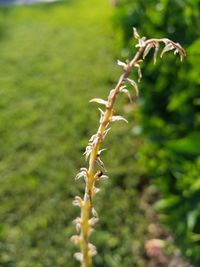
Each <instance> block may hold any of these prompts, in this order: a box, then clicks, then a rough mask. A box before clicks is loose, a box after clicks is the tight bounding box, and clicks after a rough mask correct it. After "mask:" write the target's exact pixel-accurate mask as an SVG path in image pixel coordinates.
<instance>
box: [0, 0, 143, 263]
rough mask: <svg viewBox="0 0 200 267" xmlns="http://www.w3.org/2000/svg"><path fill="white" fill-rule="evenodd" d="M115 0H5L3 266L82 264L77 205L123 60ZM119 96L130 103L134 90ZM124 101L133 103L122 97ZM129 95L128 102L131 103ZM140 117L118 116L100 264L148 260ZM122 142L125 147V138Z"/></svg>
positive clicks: (103, 201) (0, 127)
mask: <svg viewBox="0 0 200 267" xmlns="http://www.w3.org/2000/svg"><path fill="white" fill-rule="evenodd" d="M113 11H114V10H112V8H111V7H110V6H109V4H108V1H107V0H105V1H104V0H101V1H97V2H95V5H94V1H92V0H84V1H78V0H77V1H62V2H59V3H56V4H51V5H37V6H31V7H30V6H29V7H25V6H19V7H10V8H2V7H1V8H0V94H1V97H0V109H1V112H0V137H1V138H0V147H1V150H0V202H1V205H0V266H2V267H32V266H34V267H48V266H54V267H61V266H67V267H73V266H74V267H75V266H77V262H76V261H75V259H73V252H75V251H77V248H75V247H74V245H73V244H71V242H70V240H69V238H70V237H71V236H72V235H73V234H75V232H76V231H75V227H74V225H73V224H72V220H74V219H75V218H76V216H78V214H79V210H78V209H77V210H76V208H74V207H72V200H73V198H74V196H75V195H81V194H82V192H83V188H84V184H83V183H81V182H80V183H75V181H74V177H75V175H76V173H77V172H78V169H79V168H80V167H84V165H85V160H84V157H83V155H82V154H83V151H84V149H85V146H86V145H87V141H88V139H89V138H90V136H91V135H92V134H93V133H94V131H95V130H96V127H97V125H98V118H99V112H98V110H97V107H96V106H95V105H93V104H89V103H88V102H89V100H90V99H92V98H94V97H105V96H106V95H107V93H108V91H110V88H112V86H113V85H114V82H115V81H116V79H117V77H118V75H119V73H120V71H121V70H120V69H119V68H118V67H117V66H116V63H115V61H114V60H113V35H114V33H113V31H112V25H111V17H112V12H113ZM120 101H121V102H119V106H124V110H123V111H122V110H118V112H119V113H120V112H123V113H126V114H125V116H126V115H127V117H129V119H131V118H132V115H131V114H130V112H129V113H128V111H127V110H128V108H129V105H128V104H127V100H126V99H123V97H122V98H121V99H120ZM121 104H123V105H121ZM124 104H125V105H124ZM132 137H133V136H132V125H131V123H130V124H129V125H128V126H127V125H123V123H119V124H116V125H114V126H113V128H112V131H111V133H110V134H109V135H108V138H107V141H106V144H105V147H107V148H108V151H106V153H105V156H104V157H105V158H104V161H105V163H106V167H107V169H108V170H109V173H108V175H109V176H110V177H111V179H110V180H109V181H106V182H105V183H104V184H102V185H101V188H102V192H101V193H100V194H99V195H98V196H97V198H96V200H95V201H96V209H97V211H98V213H99V215H100V223H99V224H98V226H97V231H96V232H95V234H94V235H93V237H92V238H93V239H94V240H93V242H94V243H95V245H96V246H97V248H98V252H99V254H98V255H97V257H95V266H98V267H102V266H104V267H120V266H123V267H128V266H138V267H142V266H144V258H143V241H144V234H145V229H146V228H147V227H146V221H145V218H144V215H143V213H142V211H141V210H140V209H139V198H138V192H137V190H136V189H134V188H136V185H137V183H138V179H137V178H136V173H137V166H134V165H133V162H134V160H133V159H135V153H134V151H135V149H136V144H133V142H132ZM118 144H120V147H119V146H118Z"/></svg>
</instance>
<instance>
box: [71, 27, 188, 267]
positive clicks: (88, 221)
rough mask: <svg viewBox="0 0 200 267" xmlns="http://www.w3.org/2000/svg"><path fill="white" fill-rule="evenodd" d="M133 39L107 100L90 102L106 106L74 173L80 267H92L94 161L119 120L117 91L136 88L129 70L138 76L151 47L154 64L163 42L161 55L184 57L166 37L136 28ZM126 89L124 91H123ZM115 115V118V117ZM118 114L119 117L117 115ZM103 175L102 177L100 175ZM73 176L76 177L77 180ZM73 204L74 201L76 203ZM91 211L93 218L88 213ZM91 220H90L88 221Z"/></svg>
mask: <svg viewBox="0 0 200 267" xmlns="http://www.w3.org/2000/svg"><path fill="white" fill-rule="evenodd" d="M134 35H135V38H136V39H138V44H137V46H136V47H139V49H138V51H137V52H136V54H135V56H134V57H133V59H132V60H131V61H130V62H128V63H123V62H118V63H119V65H121V66H123V69H124V71H123V73H122V75H121V76H120V78H119V80H118V82H117V84H116V86H115V88H114V89H112V90H111V91H110V93H109V95H108V98H107V101H105V100H102V99H93V101H94V102H98V103H100V104H104V105H106V110H105V111H102V110H100V111H101V118H100V125H99V128H98V130H97V132H96V134H95V135H93V136H92V138H91V139H90V141H89V144H88V146H87V148H86V152H85V154H86V156H89V166H88V169H86V168H82V171H81V172H80V173H79V174H78V175H77V176H78V178H80V177H81V176H84V178H85V193H84V199H83V200H82V199H81V198H79V197H77V199H78V202H79V206H80V207H81V218H77V220H75V221H76V223H77V226H78V227H77V228H78V230H79V229H80V235H79V236H75V237H74V241H75V243H79V244H80V247H81V253H77V254H78V255H76V256H77V259H78V260H79V261H80V262H81V267H92V256H94V255H95V254H96V250H95V247H94V246H93V245H92V244H91V243H89V236H90V234H91V231H92V229H93V228H92V226H93V225H94V223H95V220H94V219H95V217H97V215H96V212H95V210H94V208H93V197H94V195H95V194H96V193H97V188H95V183H96V181H97V180H99V179H100V178H101V176H102V171H97V170H96V169H97V163H100V166H101V168H102V169H104V166H103V162H102V161H101V160H100V157H99V156H100V146H101V144H102V142H103V140H104V138H105V136H106V134H107V132H108V130H109V129H108V126H109V125H110V123H111V122H112V121H114V119H115V120H119V119H123V118H122V117H121V116H114V109H113V106H114V104H115V101H116V99H117V96H118V94H119V92H120V90H124V84H125V83H126V82H127V81H128V82H130V83H131V84H132V85H133V86H134V87H135V89H136V91H137V84H136V82H134V81H132V80H130V79H129V78H128V77H129V75H130V73H131V71H132V69H133V67H136V68H138V69H139V79H140V78H141V72H140V64H141V63H142V62H143V60H142V59H141V58H142V56H143V59H144V58H145V56H146V55H147V54H148V53H149V51H150V50H151V48H155V52H154V63H155V62H156V57H157V53H158V49H159V43H161V42H162V43H164V44H165V47H164V49H163V51H162V53H161V57H162V55H163V54H164V53H165V52H167V51H170V50H173V49H174V50H175V51H174V54H176V53H179V55H180V58H181V60H182V59H183V57H184V56H185V51H184V49H183V48H182V47H181V46H180V45H179V44H178V43H174V42H172V41H171V40H169V39H166V38H163V39H149V40H146V38H144V37H142V38H140V36H139V35H138V33H137V32H136V30H134ZM126 91H127V90H126ZM116 117H118V118H117V119H116ZM119 117H120V118H119ZM102 177H103V176H102ZM78 178H77V179H78ZM76 205H77V203H76ZM92 214H93V216H94V217H92V216H91V215H92ZM92 219H93V221H92Z"/></svg>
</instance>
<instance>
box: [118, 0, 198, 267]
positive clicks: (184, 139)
mask: <svg viewBox="0 0 200 267" xmlns="http://www.w3.org/2000/svg"><path fill="white" fill-rule="evenodd" d="M118 2H119V6H118V8H117V11H116V13H115V16H114V23H115V26H116V29H117V30H116V34H118V35H117V36H118V38H117V40H118V41H117V42H121V43H122V46H123V49H122V57H125V58H126V57H127V56H129V54H130V53H132V51H133V48H132V47H133V41H132V27H133V26H134V27H136V28H137V29H138V31H139V32H140V33H141V35H142V36H147V37H149V38H152V37H166V38H170V39H172V40H174V41H176V42H179V43H180V44H181V45H182V46H183V47H184V48H185V49H186V52H187V57H186V59H185V60H184V62H183V64H180V62H179V59H178V57H174V56H173V55H170V54H169V55H167V54H166V55H165V56H164V58H163V60H162V62H161V61H160V60H159V61H158V62H157V65H156V66H153V64H152V61H150V60H149V58H150V56H149V57H148V58H147V64H146V65H145V66H144V68H143V78H144V79H143V81H142V84H141V100H140V106H141V110H142V114H141V120H140V123H141V124H142V130H143V134H141V138H144V144H143V146H142V147H141V149H140V152H139V155H138V164H139V165H141V170H142V166H143V172H142V173H141V174H142V175H144V174H145V175H148V176H149V177H150V178H151V182H152V184H153V185H154V186H156V188H157V190H158V192H159V194H160V201H159V202H158V203H157V204H156V208H157V209H158V210H159V211H160V218H161V220H163V221H164V222H165V223H166V225H168V226H169V227H170V229H171V231H172V233H173V234H174V237H175V242H176V244H178V245H179V246H180V247H181V248H182V251H183V253H184V254H185V256H187V257H188V258H190V260H191V261H192V262H193V263H194V264H196V266H199V265H200V158H199V155H200V132H199V129H200V113H199V110H200V109H199V107H200V91H199V89H200V88H199V85H200V68H199V64H200V50H199V46H200V1H199V0H159V1H156V0H151V1H146V0H135V1H128V0H121V1H118ZM119 29H121V31H119ZM127 43H129V45H128V46H127Z"/></svg>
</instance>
